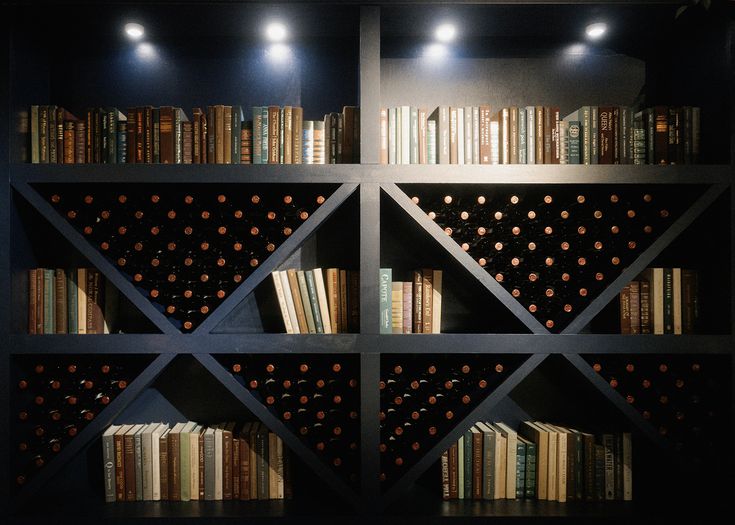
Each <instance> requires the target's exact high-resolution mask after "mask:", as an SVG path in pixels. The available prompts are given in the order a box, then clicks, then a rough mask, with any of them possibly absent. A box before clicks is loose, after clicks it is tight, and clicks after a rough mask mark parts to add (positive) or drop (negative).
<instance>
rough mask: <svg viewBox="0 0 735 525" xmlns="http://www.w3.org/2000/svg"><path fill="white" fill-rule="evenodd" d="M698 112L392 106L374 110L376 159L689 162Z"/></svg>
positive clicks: (694, 154) (695, 153)
mask: <svg viewBox="0 0 735 525" xmlns="http://www.w3.org/2000/svg"><path fill="white" fill-rule="evenodd" d="M699 126H700V109H699V108H698V107H692V106H683V107H669V106H655V107H652V108H646V109H642V110H640V111H636V110H635V109H634V108H630V107H627V106H583V107H581V108H579V109H577V110H576V111H574V112H572V113H571V114H569V115H567V116H566V117H563V118H562V117H561V116H560V112H559V108H558V107H548V106H526V107H518V106H511V107H504V108H501V109H499V110H498V111H497V112H493V111H492V110H491V107H490V106H489V105H481V106H465V107H450V106H439V107H437V108H436V109H435V110H434V111H433V112H431V113H429V112H428V111H427V110H426V109H424V108H417V107H412V106H399V107H395V108H382V109H381V110H380V162H381V163H382V164H695V163H697V161H698V158H699V133H700V132H699Z"/></svg>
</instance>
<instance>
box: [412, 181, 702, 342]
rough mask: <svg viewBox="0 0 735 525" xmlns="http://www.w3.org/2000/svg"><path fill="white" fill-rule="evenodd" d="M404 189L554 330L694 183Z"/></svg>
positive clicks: (667, 220)
mask: <svg viewBox="0 0 735 525" xmlns="http://www.w3.org/2000/svg"><path fill="white" fill-rule="evenodd" d="M404 190H405V191H406V192H407V194H408V195H409V196H411V197H412V198H413V199H414V201H418V206H419V207H420V208H421V209H422V211H423V212H425V213H426V214H427V215H428V216H429V218H433V220H434V222H435V223H436V224H437V225H438V226H439V227H440V228H441V229H443V230H444V233H445V234H447V235H449V236H450V237H451V238H452V239H453V240H455V241H456V242H457V244H459V245H460V246H461V247H462V249H463V250H464V251H466V252H467V253H468V254H469V255H470V256H471V257H472V258H473V259H474V260H475V261H476V262H477V263H479V264H480V266H482V267H483V268H484V269H485V271H487V272H488V273H489V274H490V275H491V276H492V277H493V278H494V279H495V280H496V281H497V282H499V283H500V284H501V285H502V286H503V288H505V290H506V291H507V292H509V293H510V294H511V295H512V297H514V298H515V299H516V300H517V301H518V302H519V303H520V304H521V305H523V307H524V309H526V310H527V311H528V312H530V313H531V314H532V315H533V316H534V317H536V319H537V320H538V321H539V322H540V323H541V324H542V325H544V326H545V327H546V329H548V330H549V331H551V332H554V333H558V332H561V331H563V330H564V328H566V327H567V326H568V325H569V324H570V323H571V322H572V321H573V320H574V318H575V317H576V315H577V314H578V313H580V312H581V311H583V310H584V308H585V307H586V306H587V305H589V304H590V303H591V301H593V300H594V299H595V298H596V297H597V295H599V294H600V293H601V292H602V291H603V290H604V289H605V288H606V287H607V286H608V284H609V283H611V282H612V281H613V280H615V278H617V277H618V276H619V275H620V273H621V272H622V271H623V269H625V268H626V267H627V266H629V265H630V264H631V263H632V262H633V261H635V259H636V258H637V257H638V256H639V255H640V254H641V253H643V252H644V251H645V250H646V249H647V248H648V247H649V246H650V245H651V244H652V243H653V242H654V241H655V240H656V239H657V238H658V237H659V236H660V235H661V234H663V233H664V232H665V231H666V230H667V229H668V228H669V227H670V226H671V224H673V223H674V222H675V221H676V219H678V218H679V216H681V214H682V213H683V212H684V211H685V210H686V209H687V208H688V207H689V206H690V205H691V204H692V202H693V201H694V199H695V198H696V196H697V195H698V194H699V193H700V192H702V191H703V190H702V188H687V190H688V191H686V192H684V191H683V188H682V187H676V186H665V187H662V186H647V187H643V186H638V185H626V186H622V185H614V186H612V185H611V186H607V185H594V186H593V185H586V186H585V185H575V186H574V187H573V188H571V187H569V186H554V185H547V186H544V187H543V188H540V187H538V186H519V185H514V186H512V187H511V186H476V185H463V186H461V187H454V188H447V187H442V186H438V185H434V186H420V185H410V186H409V185H405V186H404Z"/></svg>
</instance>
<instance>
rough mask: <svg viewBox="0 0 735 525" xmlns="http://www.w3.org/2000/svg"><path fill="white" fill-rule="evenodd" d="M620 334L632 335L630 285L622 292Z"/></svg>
mask: <svg viewBox="0 0 735 525" xmlns="http://www.w3.org/2000/svg"><path fill="white" fill-rule="evenodd" d="M620 333H621V334H630V333H631V331H630V284H626V285H625V286H624V287H623V289H622V290H621V291H620Z"/></svg>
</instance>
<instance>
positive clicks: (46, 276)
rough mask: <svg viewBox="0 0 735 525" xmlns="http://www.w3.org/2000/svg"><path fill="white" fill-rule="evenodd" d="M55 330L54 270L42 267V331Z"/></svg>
mask: <svg viewBox="0 0 735 525" xmlns="http://www.w3.org/2000/svg"><path fill="white" fill-rule="evenodd" d="M55 332H56V278H55V275H54V270H49V269H46V268H43V333H44V334H53V333H55Z"/></svg>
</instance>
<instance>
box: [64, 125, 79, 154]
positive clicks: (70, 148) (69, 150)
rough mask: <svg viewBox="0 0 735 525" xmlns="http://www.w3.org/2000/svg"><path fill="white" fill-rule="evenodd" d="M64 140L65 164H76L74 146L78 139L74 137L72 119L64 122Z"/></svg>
mask: <svg viewBox="0 0 735 525" xmlns="http://www.w3.org/2000/svg"><path fill="white" fill-rule="evenodd" d="M63 142H64V145H63V152H64V154H63V162H64V164H74V146H75V144H76V141H75V138H74V122H73V121H71V120H67V121H66V122H64V134H63Z"/></svg>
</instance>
